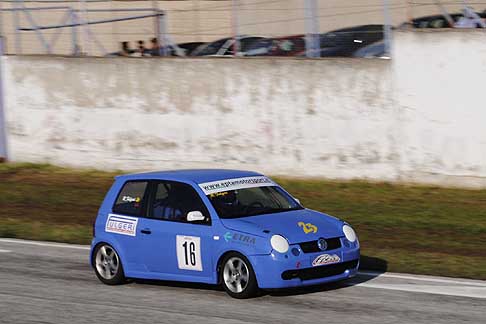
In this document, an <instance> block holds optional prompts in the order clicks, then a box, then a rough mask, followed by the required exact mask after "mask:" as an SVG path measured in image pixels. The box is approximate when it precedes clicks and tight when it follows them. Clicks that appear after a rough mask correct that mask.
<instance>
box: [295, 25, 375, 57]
mask: <svg viewBox="0 0 486 324" xmlns="http://www.w3.org/2000/svg"><path fill="white" fill-rule="evenodd" d="M383 27H384V26H383V25H361V26H354V27H348V28H343V29H338V30H333V31H330V32H327V33H324V34H321V35H320V37H319V41H320V50H319V55H318V56H320V57H333V56H342V57H351V56H353V54H354V53H355V52H356V51H357V50H358V49H360V48H363V47H366V46H368V45H371V44H373V43H375V42H378V41H381V40H383V34H384V33H383ZM305 55H306V53H305V51H303V52H302V53H300V54H299V56H305Z"/></svg>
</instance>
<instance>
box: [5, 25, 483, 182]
mask: <svg viewBox="0 0 486 324" xmlns="http://www.w3.org/2000/svg"><path fill="white" fill-rule="evenodd" d="M484 37H485V36H484V34H483V33H482V32H480V31H479V32H476V31H472V32H467V31H462V32H433V33H423V32H419V33H411V32H397V33H396V35H395V43H394V60H391V61H388V60H361V59H329V60H298V59H165V60H160V59H130V58H126V59H124V58H119V59H92V58H48V57H8V58H7V59H6V64H5V66H6V72H5V77H6V92H7V109H6V112H7V121H8V133H9V148H10V153H11V159H12V160H14V161H35V162H50V163H54V164H62V165H70V166H78V167H95V168H103V169H123V170H134V169H143V170H150V169H172V168H192V167H198V168H199V167H223V168H242V169H252V170H257V171H262V172H265V173H269V174H285V175H291V176H305V177H327V178H336V179H351V178H367V179H374V180H390V181H414V182H426V183H436V184H443V185H460V186H470V187H478V186H486V164H485V163H484V162H485V158H486V128H484V127H482V123H483V122H484V121H485V120H486V118H485V117H486V110H485V109H482V105H481V99H482V91H481V88H482V82H481V80H482V79H483V78H484V75H485V74H484V70H485V69H486V55H485V54H486V42H484ZM473 49H474V50H473Z"/></svg>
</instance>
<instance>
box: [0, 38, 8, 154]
mask: <svg viewBox="0 0 486 324" xmlns="http://www.w3.org/2000/svg"><path fill="white" fill-rule="evenodd" d="M3 45H4V44H3V35H0V162H5V161H7V160H8V154H7V153H8V152H7V123H6V121H5V114H4V107H3V104H4V101H3V98H4V94H3Z"/></svg>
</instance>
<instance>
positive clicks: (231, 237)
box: [223, 232, 256, 245]
mask: <svg viewBox="0 0 486 324" xmlns="http://www.w3.org/2000/svg"><path fill="white" fill-rule="evenodd" d="M223 237H224V240H225V241H226V242H236V243H242V244H248V245H254V244H255V243H256V239H255V238H254V237H253V236H249V235H245V234H239V233H231V232H226V233H225V234H224V235H223Z"/></svg>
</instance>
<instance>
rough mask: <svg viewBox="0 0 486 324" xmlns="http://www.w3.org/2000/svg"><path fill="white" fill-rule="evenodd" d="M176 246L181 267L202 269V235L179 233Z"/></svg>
mask: <svg viewBox="0 0 486 324" xmlns="http://www.w3.org/2000/svg"><path fill="white" fill-rule="evenodd" d="M176 246H177V263H178V266H179V269H185V270H196V271H202V263H201V238H200V237H197V236H184V235H177V236H176Z"/></svg>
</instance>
